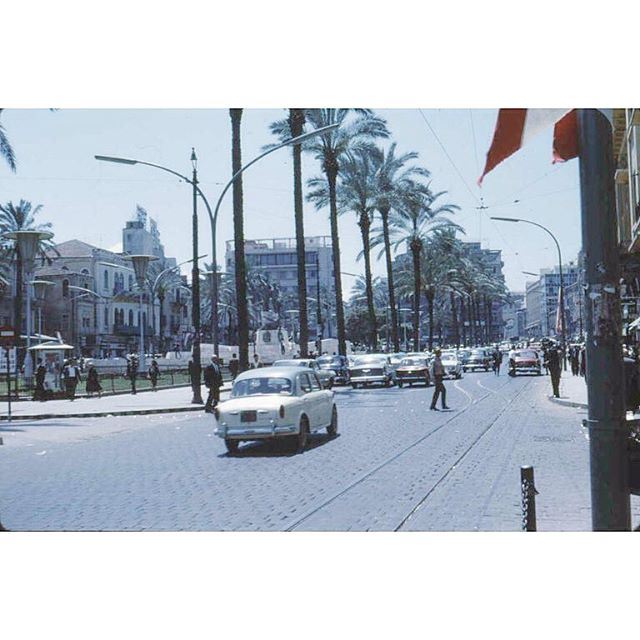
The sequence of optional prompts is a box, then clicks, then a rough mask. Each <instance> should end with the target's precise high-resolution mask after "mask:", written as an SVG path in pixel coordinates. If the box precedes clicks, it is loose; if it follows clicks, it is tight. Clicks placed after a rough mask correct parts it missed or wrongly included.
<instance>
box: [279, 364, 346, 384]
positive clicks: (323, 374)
mask: <svg viewBox="0 0 640 640" xmlns="http://www.w3.org/2000/svg"><path fill="white" fill-rule="evenodd" d="M273 366H274V367H306V368H308V369H312V370H313V371H315V372H316V374H317V376H318V378H319V379H320V384H321V385H322V387H323V388H324V389H331V387H333V382H334V379H335V377H336V374H335V373H334V371H333V370H332V369H321V368H320V365H319V364H318V363H317V361H316V360H314V359H313V358H302V359H301V360H276V361H275V362H274V363H273Z"/></svg>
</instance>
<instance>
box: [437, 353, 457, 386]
mask: <svg viewBox="0 0 640 640" xmlns="http://www.w3.org/2000/svg"><path fill="white" fill-rule="evenodd" d="M440 360H442V366H443V367H444V370H445V376H449V377H451V378H456V379H459V378H462V364H461V362H460V360H459V358H458V354H457V353H456V352H455V351H450V350H447V351H443V352H442V354H441V356H440Z"/></svg>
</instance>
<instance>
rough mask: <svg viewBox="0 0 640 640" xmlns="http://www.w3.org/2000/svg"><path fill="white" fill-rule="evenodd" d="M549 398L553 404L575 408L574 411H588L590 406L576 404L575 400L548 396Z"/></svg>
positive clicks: (580, 403)
mask: <svg viewBox="0 0 640 640" xmlns="http://www.w3.org/2000/svg"><path fill="white" fill-rule="evenodd" d="M547 398H548V399H549V400H550V401H551V402H555V404H560V405H562V406H563V407H573V408H574V409H588V408H589V405H587V404H585V403H583V402H575V401H574V400H568V399H566V398H554V397H553V396H547Z"/></svg>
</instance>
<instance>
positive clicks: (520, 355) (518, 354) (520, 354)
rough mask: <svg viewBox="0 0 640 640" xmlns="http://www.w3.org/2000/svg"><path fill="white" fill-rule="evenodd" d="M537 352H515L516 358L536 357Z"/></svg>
mask: <svg viewBox="0 0 640 640" xmlns="http://www.w3.org/2000/svg"><path fill="white" fill-rule="evenodd" d="M537 357H538V356H537V354H536V352H535V351H518V352H516V358H531V359H535V358H537Z"/></svg>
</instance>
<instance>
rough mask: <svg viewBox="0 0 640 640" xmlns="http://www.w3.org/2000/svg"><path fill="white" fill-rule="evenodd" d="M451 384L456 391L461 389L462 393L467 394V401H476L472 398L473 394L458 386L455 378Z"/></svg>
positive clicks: (472, 402) (473, 402)
mask: <svg viewBox="0 0 640 640" xmlns="http://www.w3.org/2000/svg"><path fill="white" fill-rule="evenodd" d="M453 386H454V387H455V388H456V389H457V390H458V391H462V393H464V395H465V396H467V398H469V402H470V403H471V404H475V402H476V401H475V400H474V398H473V396H472V395H471V394H470V393H468V392H467V391H465V390H464V389H463V388H462V387H461V386H460V383H459V382H458V381H457V380H456V381H455V382H454V383H453Z"/></svg>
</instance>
